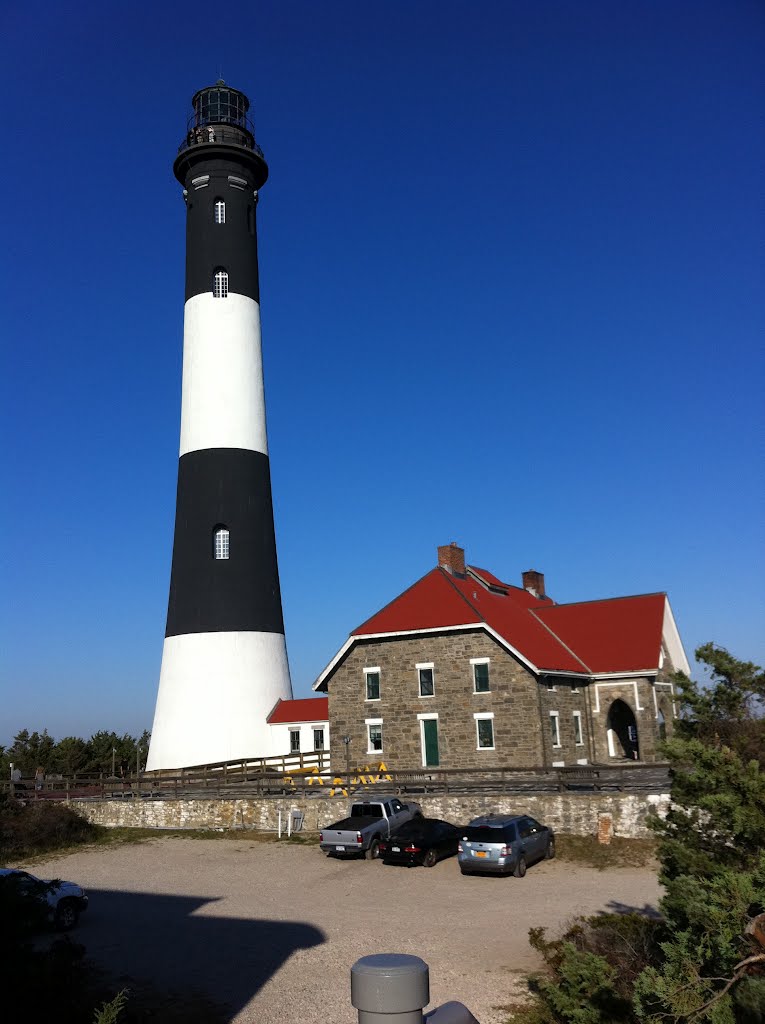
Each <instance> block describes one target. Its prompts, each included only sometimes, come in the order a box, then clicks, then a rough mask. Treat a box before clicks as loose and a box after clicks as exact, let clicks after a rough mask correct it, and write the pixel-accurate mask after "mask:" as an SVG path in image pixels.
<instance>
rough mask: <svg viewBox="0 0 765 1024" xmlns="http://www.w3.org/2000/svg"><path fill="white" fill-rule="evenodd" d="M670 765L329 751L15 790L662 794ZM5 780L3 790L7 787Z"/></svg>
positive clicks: (50, 781)
mask: <svg viewBox="0 0 765 1024" xmlns="http://www.w3.org/2000/svg"><path fill="white" fill-rule="evenodd" d="M667 769H668V765H667V764H666V763H664V762H656V763H654V764H637V765H624V766H618V765H617V766H612V765H603V764H594V765H578V766H572V767H570V768H539V767H525V768H524V767H521V768H515V767H512V768H511V767H504V768H485V769H481V770H480V771H479V770H477V769H475V768H416V769H411V770H402V771H387V770H382V769H376V768H372V769H371V770H370V768H369V767H368V766H365V767H364V768H358V769H351V771H350V772H340V773H331V772H330V770H329V752H328V751H317V752H316V753H311V754H287V755H284V756H280V757H264V758H254V759H252V760H248V761H235V762H220V763H218V764H208V765H199V766H196V767H193V768H181V769H177V770H175V771H169V770H168V771H157V772H145V773H141V774H140V775H132V776H126V777H124V778H122V777H115V776H110V775H106V774H103V773H102V774H100V775H75V776H72V777H71V778H56V777H49V778H47V779H46V780H45V782H44V783H43V787H42V788H41V789H35V785H34V779H31V778H25V779H23V780H22V783H21V784H18V783H17V784H16V786H15V790H16V793H15V795H16V796H18V797H19V798H21V799H23V800H25V801H33V800H83V799H84V800H113V799H128V798H143V799H155V800H190V799H211V798H216V797H226V798H233V797H242V798H247V797H262V796H279V795H284V794H288V793H290V794H296V795H297V794H302V795H303V796H309V795H310V796H313V797H316V796H331V795H350V794H354V795H358V796H361V797H363V794H365V793H367V794H369V795H372V794H375V793H398V794H412V795H414V794H418V793H419V794H429V793H433V794H438V793H442V794H454V795H458V794H460V793H487V794H489V793H493V794H508V795H510V794H513V793H535V792H536V793H541V792H577V791H600V790H612V791H613V790H616V791H623V790H643V791H645V790H653V791H654V792H656V791H663V792H666V791H667V790H668V786H669V776H668V772H667ZM10 785H11V784H10V783H9V782H5V783H3V785H2V788H3V789H5V790H6V791H7V790H8V789H9V788H10Z"/></svg>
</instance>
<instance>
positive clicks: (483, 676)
mask: <svg viewBox="0 0 765 1024" xmlns="http://www.w3.org/2000/svg"><path fill="white" fill-rule="evenodd" d="M470 664H471V665H472V666H473V693H489V691H490V690H491V684H490V682H489V659H488V658H480V659H479V658H471V659H470Z"/></svg>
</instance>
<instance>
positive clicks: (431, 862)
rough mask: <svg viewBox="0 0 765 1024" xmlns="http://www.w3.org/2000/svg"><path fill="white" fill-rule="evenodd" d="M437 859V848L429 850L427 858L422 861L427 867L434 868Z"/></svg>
mask: <svg viewBox="0 0 765 1024" xmlns="http://www.w3.org/2000/svg"><path fill="white" fill-rule="evenodd" d="M437 860H438V855H437V853H436V851H435V850H428V852H427V853H426V854H425V858H424V860H423V862H422V863H423V864H424V865H425V867H426V868H432V867H435V864H436V861H437Z"/></svg>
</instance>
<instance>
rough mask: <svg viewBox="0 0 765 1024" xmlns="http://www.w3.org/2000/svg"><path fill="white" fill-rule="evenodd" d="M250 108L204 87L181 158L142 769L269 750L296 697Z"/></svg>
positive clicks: (221, 86)
mask: <svg viewBox="0 0 765 1024" xmlns="http://www.w3.org/2000/svg"><path fill="white" fill-rule="evenodd" d="M249 106H250V104H249V100H248V99H247V97H246V96H245V95H244V93H241V92H239V91H238V90H236V89H232V88H230V87H229V86H227V85H226V84H225V82H223V81H218V82H216V84H215V85H213V86H210V87H208V88H205V89H200V90H199V92H197V93H196V94H195V95H194V97H193V99H192V107H193V113H192V115H191V117H190V118H189V121H188V124H187V126H186V128H187V130H186V135H185V137H184V139H183V141H182V143H181V145H180V147H179V150H178V155H177V156H176V158H175V162H174V164H173V171H174V173H175V177H176V178H177V179H178V181H179V182H180V184H181V186H182V187H183V197H184V200H185V203H186V302H185V307H184V327H183V385H182V399H181V442H180V457H179V461H178V490H177V497H176V512H175V537H174V542H173V560H172V569H171V575H170V598H169V601H168V609H167V628H166V631H165V641H164V646H163V651H162V668H161V672H160V679H159V692H158V695H157V704H156V709H155V713H154V724H153V728H152V735H151V745H150V748H149V756H148V761H147V765H146V767H147V770H149V771H152V770H155V769H159V768H180V767H190V766H192V765H200V764H210V763H214V762H217V761H232V760H237V759H239V758H246V757H258V756H264V755H267V754H269V753H270V750H269V746H268V744H269V734H268V726H267V724H266V716H267V715H268V714H269V712H270V711H271V709H272V708H273V707H274V705H275V704H276V702H277V701H278V700H279V699H280V698H282V699H285V700H288V699H290V698H291V697H292V687H291V684H290V675H289V666H288V663H287V649H286V644H285V639H284V622H283V617H282V602H281V592H280V589H279V571H278V566H277V559H276V540H275V535H274V516H273V506H272V501H271V471H270V465H269V459H268V443H267V439H266V410H265V395H264V387H263V365H262V356H261V339H260V294H259V288H258V242H257V233H256V209H257V203H258V193H259V191H260V188H261V187H262V186H263V184H264V183H265V181H266V178H267V177H268V167H267V165H266V161H265V159H264V156H263V153H262V151H261V149H260V147H259V146H258V144H257V143H256V141H255V134H254V129H253V125H252V123H251V121H250V119H249V116H248V111H249Z"/></svg>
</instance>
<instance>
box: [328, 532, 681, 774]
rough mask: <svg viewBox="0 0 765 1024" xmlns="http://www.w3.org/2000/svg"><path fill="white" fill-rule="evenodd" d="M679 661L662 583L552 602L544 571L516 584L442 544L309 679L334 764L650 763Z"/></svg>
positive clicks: (664, 727)
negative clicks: (433, 563) (320, 701)
mask: <svg viewBox="0 0 765 1024" xmlns="http://www.w3.org/2000/svg"><path fill="white" fill-rule="evenodd" d="M677 670H681V671H683V672H685V673H689V671H690V669H689V665H688V659H687V658H686V655H685V652H684V650H683V645H682V642H681V640H680V635H679V633H678V631H677V626H676V625H675V620H674V618H673V615H672V610H671V608H670V605H669V599H668V598H667V595H666V594H663V593H658V594H644V595H640V596H636V597H619V598H612V599H607V600H602V601H584V602H581V603H574V604H555V602H554V601H552V600H551V599H550V598H549V597H547V596H546V594H545V590H544V576H543V575H542V574H541V573H538V572H525V573H523V587H514V586H511V585H510V584H508V583H503V582H501V581H500V580H499V579H497V577H496V576H493V575H492V574H491V573H490V572H487V571H486V570H484V569H478V568H476V567H475V566H471V565H466V564H465V552H464V551H463V549H462V548H460V547H458V546H457V545H456V544H451V545H447V546H445V547H440V548H438V566H437V567H436V568H435V569H433V570H432V571H431V572H429V573H427V575H425V576H423V577H422V579H420V580H418V581H417V582H416V583H415V584H414V585H413V586H411V587H410V588H409V589H408V590H406V591H404V593H403V594H401V595H400V596H399V597H397V598H396V599H395V600H394V601H392V602H391V603H390V604H389V605H386V607H385V608H383V609H382V610H381V611H379V612H377V614H376V615H373V616H372V618H371V619H368V620H367V621H366V622H365V623H363V625H361V626H359V627H358V629H356V630H354V631H353V633H351V635H350V636H349V638H348V640H347V641H346V643H345V644H344V645H343V646H342V648H341V649H340V650H339V651H338V652H337V654H336V655H335V657H334V658H333V659H332V661H331V662H330V664H329V665H328V666H327V668H326V669H325V670H324V671H323V672H322V674H321V675H320V676H319V678H318V680H317V681H316V683H315V684H314V690H317V691H319V692H324V693H327V694H328V698H329V712H328V713H329V735H330V739H331V746H330V750H331V759H332V768H333V770H335V771H342V770H344V768H345V765H346V756H347V757H348V761H349V763H350V764H351V765H353V766H356V765H362V764H370V763H375V762H379V761H384V762H385V764H386V765H387V767H388V768H389V769H391V770H396V769H411V768H421V767H422V766H431V767H435V766H440V767H442V768H484V767H500V766H516V767H526V766H542V765H552V766H563V765H577V764H588V763H591V762H618V761H621V760H625V759H629V760H641V761H651V760H655V759H656V756H657V741H658V740H659V739H660V738H662V737H664V736H665V735H669V734H670V733H671V730H672V721H673V717H674V705H673V699H672V698H673V692H672V684H671V682H670V681H669V680H670V677H671V675H672V674H673V673H674V672H675V671H677ZM346 740H347V743H346V742H345V741H346ZM346 746H347V748H348V749H347V753H346Z"/></svg>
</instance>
